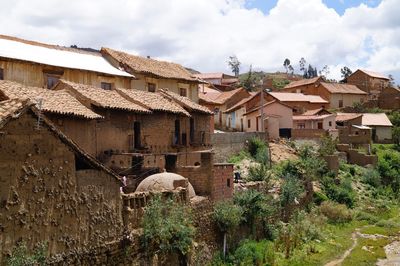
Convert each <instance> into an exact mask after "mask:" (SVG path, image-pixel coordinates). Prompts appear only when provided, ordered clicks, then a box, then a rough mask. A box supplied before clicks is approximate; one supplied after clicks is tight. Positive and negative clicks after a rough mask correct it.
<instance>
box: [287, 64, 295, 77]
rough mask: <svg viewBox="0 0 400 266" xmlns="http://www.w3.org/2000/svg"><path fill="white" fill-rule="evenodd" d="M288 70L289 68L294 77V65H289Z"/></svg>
mask: <svg viewBox="0 0 400 266" xmlns="http://www.w3.org/2000/svg"><path fill="white" fill-rule="evenodd" d="M288 68H289V72H290V74H291V75H293V73H294V68H293V67H292V65H289V67H288Z"/></svg>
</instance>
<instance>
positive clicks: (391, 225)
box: [376, 220, 400, 228]
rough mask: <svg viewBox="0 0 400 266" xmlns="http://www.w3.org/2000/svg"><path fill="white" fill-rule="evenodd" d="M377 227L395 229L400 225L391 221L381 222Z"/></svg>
mask: <svg viewBox="0 0 400 266" xmlns="http://www.w3.org/2000/svg"><path fill="white" fill-rule="evenodd" d="M376 226H379V227H386V228H395V227H399V226H400V225H399V224H398V223H396V222H394V221H391V220H380V221H379V222H377V223H376Z"/></svg>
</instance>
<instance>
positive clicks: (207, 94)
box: [199, 88, 244, 105]
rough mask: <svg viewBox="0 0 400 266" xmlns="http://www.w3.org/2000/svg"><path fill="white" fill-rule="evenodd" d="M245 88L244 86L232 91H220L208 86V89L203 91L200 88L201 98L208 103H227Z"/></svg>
mask: <svg viewBox="0 0 400 266" xmlns="http://www.w3.org/2000/svg"><path fill="white" fill-rule="evenodd" d="M243 90H244V88H237V89H234V90H230V91H222V92H220V91H217V90H213V89H211V88H208V91H206V90H205V91H204V93H203V92H202V91H201V89H200V90H199V98H200V99H202V100H203V101H205V102H208V103H213V104H218V105H222V104H224V103H226V102H227V101H228V100H229V99H230V98H232V97H233V96H234V95H235V94H236V93H239V92H241V91H243Z"/></svg>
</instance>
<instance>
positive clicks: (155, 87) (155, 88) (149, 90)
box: [147, 82, 157, 92]
mask: <svg viewBox="0 0 400 266" xmlns="http://www.w3.org/2000/svg"><path fill="white" fill-rule="evenodd" d="M153 87H154V90H153ZM150 88H151V89H150ZM156 90H157V85H156V84H155V83H152V82H147V91H148V92H156Z"/></svg>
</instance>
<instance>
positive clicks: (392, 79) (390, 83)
mask: <svg viewBox="0 0 400 266" xmlns="http://www.w3.org/2000/svg"><path fill="white" fill-rule="evenodd" d="M389 86H390V87H394V86H395V84H394V77H393V75H392V74H390V75H389Z"/></svg>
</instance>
